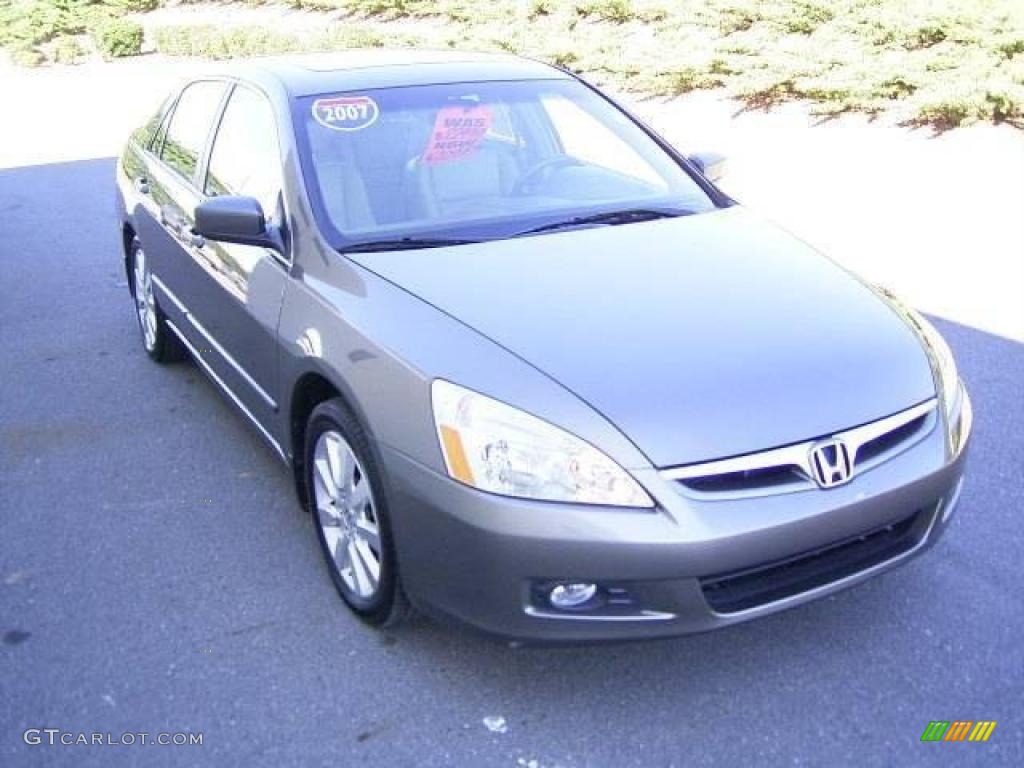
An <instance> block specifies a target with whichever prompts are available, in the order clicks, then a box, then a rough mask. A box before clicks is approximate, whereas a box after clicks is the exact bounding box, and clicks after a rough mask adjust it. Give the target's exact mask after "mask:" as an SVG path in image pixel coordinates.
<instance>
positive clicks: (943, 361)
mask: <svg viewBox="0 0 1024 768" xmlns="http://www.w3.org/2000/svg"><path fill="white" fill-rule="evenodd" d="M909 314H910V319H911V321H912V322H913V323H914V324H915V325H916V326H917V328H918V331H919V332H920V334H921V338H922V339H923V340H924V343H925V345H926V346H927V347H928V350H929V355H930V356H931V359H932V365H933V366H934V367H935V369H936V371H935V373H936V379H937V381H936V386H937V387H938V389H939V399H940V400H942V404H943V406H944V407H945V410H946V421H947V423H948V422H950V421H951V420H952V418H953V413H954V410H955V408H956V404H957V400H958V399H959V395H960V376H959V374H957V370H956V361H955V360H954V359H953V353H952V352H951V351H950V349H949V344H947V343H946V340H945V339H944V338H942V334H940V333H939V332H938V331H937V330H936V329H935V326H934V325H932V324H931V323H930V322H928V321H927V320H926V319H925V318H924V316H923V315H922V314H921V313H920V312H916V311H914V310H910V311H909ZM952 426H953V425H952V424H950V428H952Z"/></svg>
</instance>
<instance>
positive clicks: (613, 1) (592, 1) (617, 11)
mask: <svg viewBox="0 0 1024 768" xmlns="http://www.w3.org/2000/svg"><path fill="white" fill-rule="evenodd" d="M576 13H577V14H578V15H580V16H584V17H594V18H596V19H600V20H601V21H613V22H615V23H616V24H623V23H625V22H627V21H632V20H633V19H635V18H637V12H636V9H635V8H633V3H632V0H585V1H584V2H581V3H577V4H576Z"/></svg>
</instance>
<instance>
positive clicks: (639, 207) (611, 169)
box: [297, 79, 715, 248]
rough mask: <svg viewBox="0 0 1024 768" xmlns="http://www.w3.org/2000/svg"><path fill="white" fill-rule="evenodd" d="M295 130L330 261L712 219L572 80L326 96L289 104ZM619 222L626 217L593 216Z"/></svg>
mask: <svg viewBox="0 0 1024 768" xmlns="http://www.w3.org/2000/svg"><path fill="white" fill-rule="evenodd" d="M297 118H298V120H297V122H298V124H299V125H300V126H302V128H301V129H300V130H304V131H305V136H304V137H303V138H305V139H306V140H305V141H300V147H301V151H302V153H303V155H304V157H303V163H304V165H305V167H306V178H307V180H308V183H309V185H310V187H311V188H310V190H309V192H310V196H311V198H312V200H313V203H314V209H315V210H316V214H317V216H318V218H320V219H321V221H320V224H321V228H322V229H323V231H324V232H325V233H326V234H327V235H328V238H329V239H331V240H333V241H334V244H335V246H336V247H338V248H351V247H354V246H355V247H358V245H359V244H363V245H369V244H374V243H376V244H385V245H386V244H387V243H389V242H392V241H403V240H404V241H406V243H405V244H407V245H414V246H419V245H422V246H424V247H425V246H427V245H429V244H431V243H438V244H456V243H459V242H465V241H476V240H487V239H494V238H503V237H511V236H514V235H517V234H527V233H532V232H533V231H535V230H536V231H538V232H540V231H550V230H552V229H557V228H559V227H560V226H597V225H607V224H615V223H631V222H632V221H640V220H643V219H644V216H638V215H637V213H638V212H641V213H645V212H647V211H648V209H650V213H651V214H652V215H657V216H665V215H682V214H690V213H701V212H704V211H708V210H712V209H713V208H714V207H715V205H714V203H713V202H712V201H711V199H710V198H709V197H708V195H707V194H706V193H705V192H704V191H703V189H702V188H701V187H700V186H699V185H698V183H697V182H696V181H694V179H693V178H691V177H690V176H689V174H688V173H687V172H686V171H685V170H683V168H682V167H680V165H679V164H678V163H677V162H676V161H675V160H674V159H673V158H672V157H671V156H670V155H668V154H667V153H666V152H665V151H664V150H663V149H662V148H661V147H660V146H659V145H658V144H657V143H656V142H655V141H654V140H653V139H651V138H650V137H649V136H648V135H647V134H646V133H645V132H644V131H643V130H642V129H641V128H640V127H638V126H637V125H636V124H635V123H633V122H632V121H631V120H630V119H629V118H628V117H627V116H626V115H624V114H623V113H622V112H620V111H619V110H618V109H617V108H615V107H614V106H613V105H612V104H610V103H609V102H607V101H606V100H605V99H603V98H602V97H601V96H600V95H598V94H596V93H594V92H593V91H591V90H590V89H589V88H587V87H586V86H584V85H583V84H581V83H579V82H577V81H575V80H562V79H560V80H532V81H521V82H480V83H454V84H451V83H449V84H441V85H429V86H416V87H398V88H384V89H375V90H366V91H360V92H346V93H327V94H322V95H318V96H309V97H304V98H302V99H299V100H298V101H297ZM620 210H621V211H628V212H629V216H627V217H626V218H622V219H616V218H614V217H605V216H602V214H605V213H612V214H614V213H615V212H617V211H620ZM595 215H597V216H596V217H595ZM588 217H589V218H588ZM584 219H586V220H585V221H584Z"/></svg>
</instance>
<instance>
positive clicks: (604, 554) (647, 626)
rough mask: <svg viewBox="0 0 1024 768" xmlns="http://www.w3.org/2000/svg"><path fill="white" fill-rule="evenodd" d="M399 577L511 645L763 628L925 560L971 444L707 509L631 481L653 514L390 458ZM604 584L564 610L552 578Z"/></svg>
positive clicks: (654, 481)
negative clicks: (471, 479)
mask: <svg viewBox="0 0 1024 768" xmlns="http://www.w3.org/2000/svg"><path fill="white" fill-rule="evenodd" d="M381 450H382V458H383V459H384V465H385V468H386V477H387V482H388V485H389V491H390V493H389V496H390V498H391V501H392V503H391V505H390V506H391V514H392V516H393V518H394V531H395V538H396V549H397V553H398V559H399V566H400V569H401V572H402V579H403V584H404V586H405V589H406V591H407V593H408V595H409V597H410V599H411V600H412V602H413V603H414V604H415V605H417V606H418V607H420V608H421V609H423V610H425V611H426V612H428V613H432V614H434V615H441V616H444V617H448V618H451V619H454V620H456V621H458V622H461V623H465V624H468V625H471V626H472V627H475V628H477V629H479V630H482V631H483V632H486V633H488V634H492V635H496V636H500V637H502V638H508V639H515V640H522V641H531V642H581V641H599V640H617V639H633V638H650V637H666V636H672V635H680V634H686V633H691V632H701V631H706V630H710V629H716V628H718V627H723V626H727V625H729V624H734V623H737V622H740V621H746V620H749V619H752V618H756V617H759V616H764V615H767V614H770V613H773V612H775V611H779V610H782V609H784V608H788V607H791V606H794V605H798V604H800V603H803V602H806V601H808V600H812V599H815V598H818V597H821V596H824V595H827V594H831V593H833V592H836V591H838V590H840V589H843V588H846V587H849V586H852V585H854V584H857V583H859V582H861V581H863V580H865V579H867V578H870V577H871V576H874V575H876V574H879V573H882V572H884V571H886V570H889V569H891V568H894V567H896V566H898V565H900V564H902V563H904V562H906V561H907V560H909V559H910V558H912V557H915V556H916V555H918V554H921V553H922V552H924V551H926V550H927V549H928V548H929V547H930V546H932V545H933V544H934V543H935V542H936V541H937V540H938V538H939V537H940V536H941V535H942V533H943V532H944V530H945V528H946V526H947V525H948V523H949V520H950V518H951V515H952V512H953V509H954V507H955V506H956V503H957V500H958V498H959V493H960V488H961V485H962V475H963V467H964V462H965V458H966V454H967V446H966V445H963V446H962V448H961V450H960V451H959V453H958V455H956V456H955V457H954V458H952V459H949V458H948V447H947V445H946V441H945V437H944V435H943V430H942V428H941V427H940V426H939V425H938V424H936V427H935V428H934V429H933V430H932V431H931V433H930V434H929V435H928V436H927V438H926V439H924V440H922V441H920V442H918V443H916V444H915V445H914V446H913V447H911V448H910V449H908V450H906V451H905V452H903V453H901V454H899V455H898V456H895V457H894V458H892V459H891V460H889V461H887V462H885V463H884V464H881V465H879V466H877V467H874V468H873V469H871V470H870V471H867V472H864V473H863V474H862V475H859V476H857V477H856V478H855V479H854V480H853V481H852V482H850V483H848V484H847V485H844V486H841V487H837V488H832V489H828V490H817V489H815V490H812V491H801V492H796V493H786V494H779V495H774V496H766V497H758V498H745V499H733V500H729V501H720V500H713V501H707V500H698V499H693V498H690V497H688V496H685V495H684V494H682V493H680V491H679V489H678V487H677V486H676V485H675V484H674V483H673V482H672V481H670V480H666V479H664V477H663V476H662V475H661V474H659V472H658V471H657V470H654V469H650V470H640V471H636V472H634V475H635V476H636V477H637V478H638V479H639V480H640V481H641V482H642V483H643V485H644V486H645V487H646V488H647V490H648V491H649V492H650V493H651V495H652V496H653V497H654V498H655V500H656V502H657V505H658V506H657V509H656V510H654V511H637V510H623V509H614V508H604V507H591V506H576V505H566V504H552V503H545V502H536V501H526V500H520V499H512V498H506V497H502V496H496V495H492V494H488V493H483V492H480V491H476V490H474V489H471V488H468V487H466V486H463V485H461V484H459V483H456V482H454V481H452V480H451V479H449V478H448V477H447V476H444V475H441V474H439V473H437V472H436V471H434V470H432V469H430V468H428V467H425V466H423V465H422V464H419V463H417V462H415V461H413V460H411V459H410V458H408V457H407V456H405V455H404V454H402V453H400V452H398V451H396V450H394V449H391V448H388V447H386V446H383V447H382V449H381ZM566 581H573V582H578V581H585V582H593V583H596V584H598V585H600V586H601V590H602V592H601V594H602V595H603V596H604V598H605V599H603V600H602V601H601V604H600V605H598V606H596V607H595V608H593V609H592V610H581V611H559V610H557V609H555V608H553V607H552V606H551V605H550V603H548V602H547V601H546V599H545V596H546V594H547V591H548V589H550V587H551V586H552V585H553V584H554V583H557V582H566Z"/></svg>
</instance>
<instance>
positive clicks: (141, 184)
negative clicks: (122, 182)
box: [135, 176, 149, 195]
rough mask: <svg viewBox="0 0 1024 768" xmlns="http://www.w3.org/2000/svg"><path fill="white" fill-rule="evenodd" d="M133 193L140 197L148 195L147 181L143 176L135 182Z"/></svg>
mask: <svg viewBox="0 0 1024 768" xmlns="http://www.w3.org/2000/svg"><path fill="white" fill-rule="evenodd" d="M135 191H136V192H138V193H139V194H140V195H148V194H149V179H147V178H146V177H145V176H139V178H137V179H136V180H135Z"/></svg>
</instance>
